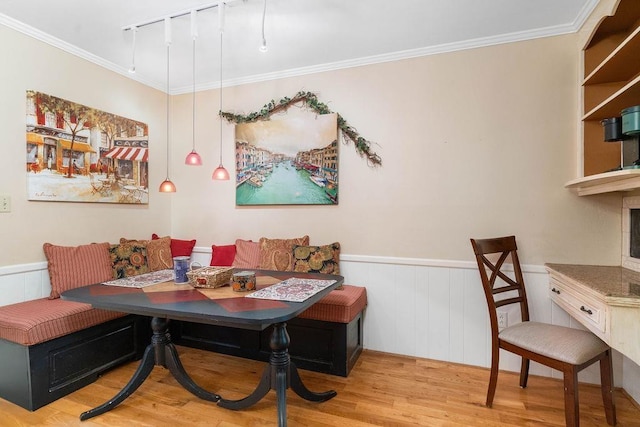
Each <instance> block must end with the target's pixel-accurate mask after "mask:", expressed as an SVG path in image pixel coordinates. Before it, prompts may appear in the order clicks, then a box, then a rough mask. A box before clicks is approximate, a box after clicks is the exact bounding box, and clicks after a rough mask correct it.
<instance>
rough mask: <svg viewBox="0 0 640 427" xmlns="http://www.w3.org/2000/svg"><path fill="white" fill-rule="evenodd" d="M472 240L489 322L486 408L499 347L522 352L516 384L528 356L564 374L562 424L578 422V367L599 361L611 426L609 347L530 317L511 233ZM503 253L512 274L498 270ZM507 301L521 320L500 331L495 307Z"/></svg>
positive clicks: (613, 417)
mask: <svg viewBox="0 0 640 427" xmlns="http://www.w3.org/2000/svg"><path fill="white" fill-rule="evenodd" d="M471 245H472V246H473V251H474V253H475V255H476V261H477V263H478V270H479V271H480V278H481V280H482V287H483V288H484V294H485V297H486V299H487V305H488V307H489V320H490V323H491V343H492V345H491V377H490V379H489V388H488V390H487V402H486V405H487V406H488V407H491V405H492V404H493V397H494V395H495V391H496V384H497V381H498V363H499V359H500V357H499V356H500V349H504V350H506V351H509V352H511V353H515V354H517V355H519V356H520V357H522V365H521V369H520V387H522V388H525V387H526V386H527V379H528V377H529V361H530V360H533V361H535V362H538V363H541V364H543V365H545V366H548V367H550V368H553V369H557V370H558V371H560V372H562V373H563V375H564V408H565V419H566V425H567V426H568V427H573V426H579V425H580V415H579V403H578V372H579V371H581V370H582V369H584V368H586V367H588V366H590V365H591V364H593V363H595V362H597V361H599V362H600V382H601V384H602V386H601V388H602V400H603V402H604V410H605V414H606V417H607V423H609V424H610V425H615V424H616V408H615V402H614V399H613V364H612V359H611V348H610V347H609V346H608V345H607V344H605V343H604V342H603V341H602V340H600V339H599V338H598V337H596V336H595V335H594V334H592V333H591V332H589V331H584V330H580V329H573V328H566V327H564V326H557V325H551V324H546V323H539V322H532V321H530V320H529V308H528V303H527V294H526V292H525V286H524V279H523V277H522V270H521V269H520V262H519V260H518V253H517V246H516V238H515V237H514V236H508V237H499V238H494V239H483V240H480V239H479V240H475V239H471ZM492 254H493V255H492ZM487 255H492V256H490V258H491V259H492V260H493V261H492V260H490V258H488V257H487ZM496 258H497V259H496ZM508 258H511V265H512V266H513V274H508V273H511V271H509V270H510V269H509V270H507V272H508V273H507V272H505V270H504V269H503V268H504V267H505V261H506V260H507V259H508ZM489 273H490V275H489ZM512 276H513V277H514V278H512ZM498 279H501V280H498ZM510 304H518V305H519V306H520V312H521V316H522V322H521V323H517V324H514V325H513V326H509V327H507V328H504V329H502V330H499V328H498V315H497V309H498V307H504V306H507V305H510Z"/></svg>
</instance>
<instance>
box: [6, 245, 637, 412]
mask: <svg viewBox="0 0 640 427" xmlns="http://www.w3.org/2000/svg"><path fill="white" fill-rule="evenodd" d="M210 259H211V249H210V248H204V247H202V248H201V247H196V248H195V249H194V253H193V255H192V260H193V261H196V262H199V263H200V264H201V265H208V264H209V260H210ZM46 268H47V265H46V263H44V262H41V263H33V264H23V265H15V266H7V267H0V306H1V305H6V304H12V303H15V302H20V301H27V300H31V299H36V298H43V297H46V296H48V295H49V292H50V289H51V286H50V283H49V276H48V273H47V269H46ZM340 268H341V273H342V275H343V276H344V277H345V283H347V284H353V285H360V286H365V287H366V288H367V296H368V300H369V305H368V307H367V309H366V312H365V318H364V347H365V348H367V349H371V350H377V351H383V352H388V353H396V354H403V355H409V356H415V357H422V358H428V359H436V360H444V361H450V362H455V363H463V364H467V365H474V366H482V367H489V364H490V357H491V350H490V347H491V345H490V344H491V334H490V331H489V319H488V314H487V307H486V303H485V297H484V294H483V291H482V285H481V282H480V276H479V275H478V272H477V267H476V265H475V262H468V261H447V260H428V259H411V258H390V257H374V256H358V255H347V254H343V255H341V262H340ZM522 268H523V272H524V277H525V282H526V284H527V292H528V298H529V305H530V314H531V318H532V320H537V321H542V322H548V323H553V324H556V325H563V326H571V327H576V328H581V329H584V328H583V327H582V325H580V323H578V322H577V321H576V320H574V319H573V318H571V317H570V316H569V315H568V314H567V313H566V312H565V311H564V310H562V309H561V308H560V307H558V306H557V305H555V304H554V303H552V302H551V300H550V299H549V297H548V295H547V285H548V280H549V279H548V274H547V272H546V270H545V268H544V266H539V265H535V266H534V265H523V266H522ZM508 320H509V322H510V323H513V322H517V321H519V316H518V315H517V313H516V312H514V313H511V312H510V313H509V317H508ZM500 367H501V369H504V370H509V371H518V370H519V369H520V360H519V358H518V357H516V356H513V355H511V354H509V353H506V352H502V353H501V361H500ZM598 372H599V371H598V367H597V365H594V366H592V367H590V368H588V369H586V370H585V371H583V372H582V373H581V374H580V381H584V382H591V383H598V382H599V373H598ZM623 372H624V375H623ZM531 373H532V374H534V375H543V376H552V377H556V378H560V377H561V375H560V374H559V373H558V372H557V371H553V370H551V369H549V368H546V367H544V366H541V365H538V364H536V363H532V366H531ZM614 377H615V380H616V385H618V386H621V387H623V388H624V389H625V390H626V391H627V392H628V393H629V394H630V395H631V396H632V397H633V398H634V399H635V400H636V401H637V402H640V387H638V386H637V384H640V367H638V365H636V364H635V363H634V362H632V361H630V360H629V359H627V358H626V357H623V356H622V355H620V354H619V353H617V352H615V358H614ZM487 378H488V377H487Z"/></svg>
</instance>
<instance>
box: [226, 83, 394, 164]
mask: <svg viewBox="0 0 640 427" xmlns="http://www.w3.org/2000/svg"><path fill="white" fill-rule="evenodd" d="M298 103H304V105H305V107H307V108H309V109H311V110H313V111H315V112H316V113H318V114H331V113H332V111H331V110H329V107H327V105H326V104H324V103H322V102H320V101H318V97H317V96H316V95H315V94H314V93H312V92H304V91H301V92H298V93H296V95H295V96H294V97H293V98H289V97H287V96H285V97H284V98H282V99H281V100H280V101H278V102H275V101H274V100H273V99H272V100H271V101H270V102H269V103H268V104H266V105H264V106H263V107H262V109H261V110H260V111H256V112H253V113H249V114H247V115H242V114H233V113H230V112H227V111H220V112H219V114H220V117H223V118H224V119H226V120H227V121H229V122H232V123H236V124H237V123H252V122H255V121H258V120H269V118H270V117H271V116H272V115H273V114H276V113H279V112H283V111H286V110H287V109H288V108H289V107H291V106H292V105H294V104H298ZM336 114H337V116H338V117H337V120H338V129H340V131H341V132H342V135H343V136H344V137H345V138H346V139H347V140H349V141H351V142H353V145H354V147H355V149H356V151H357V152H358V154H360V156H361V157H364V158H366V159H367V162H368V163H369V165H370V166H381V165H382V159H381V158H380V156H379V155H378V154H376V153H375V152H373V151H371V142H370V141H368V140H366V139H365V138H363V137H362V136H360V134H359V133H358V131H357V130H356V129H355V128H353V127H352V126H351V125H350V124H349V123H347V121H346V120H345V119H344V118H343V117H342V116H341V115H340V113H336Z"/></svg>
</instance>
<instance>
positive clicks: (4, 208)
mask: <svg viewBox="0 0 640 427" xmlns="http://www.w3.org/2000/svg"><path fill="white" fill-rule="evenodd" d="M0 212H11V196H7V195H4V194H3V195H0Z"/></svg>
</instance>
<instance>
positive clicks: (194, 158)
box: [184, 9, 202, 166]
mask: <svg viewBox="0 0 640 427" xmlns="http://www.w3.org/2000/svg"><path fill="white" fill-rule="evenodd" d="M191 37H192V38H193V56H192V59H193V91H192V92H191V101H192V107H191V111H192V116H193V117H192V136H193V141H192V146H191V152H190V153H189V154H187V157H186V158H185V159H184V164H185V165H187V166H202V158H200V154H198V153H197V152H196V38H198V28H197V22H196V10H195V9H194V10H192V11H191Z"/></svg>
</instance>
